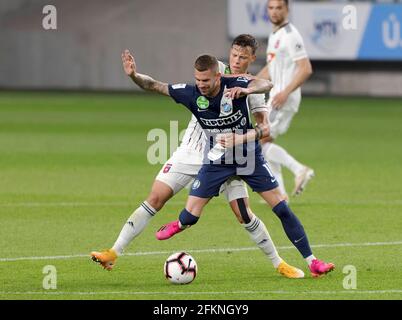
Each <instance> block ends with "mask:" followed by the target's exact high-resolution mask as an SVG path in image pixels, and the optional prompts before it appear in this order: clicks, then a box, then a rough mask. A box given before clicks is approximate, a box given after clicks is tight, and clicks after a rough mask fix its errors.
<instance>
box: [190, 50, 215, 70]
mask: <svg viewBox="0 0 402 320" xmlns="http://www.w3.org/2000/svg"><path fill="white" fill-rule="evenodd" d="M194 68H195V69H197V70H198V71H200V72H203V71H207V70H213V71H215V72H218V69H219V65H218V60H217V59H216V58H215V57H214V56H210V55H208V54H204V55H202V56H199V57H198V58H197V60H195V63H194Z"/></svg>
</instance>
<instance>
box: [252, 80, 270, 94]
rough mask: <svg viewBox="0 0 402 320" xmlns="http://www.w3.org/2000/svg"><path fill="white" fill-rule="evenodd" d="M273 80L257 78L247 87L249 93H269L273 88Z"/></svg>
mask: <svg viewBox="0 0 402 320" xmlns="http://www.w3.org/2000/svg"><path fill="white" fill-rule="evenodd" d="M273 86H274V85H273V84H272V82H271V81H269V80H267V79H261V78H255V79H254V80H253V81H251V82H250V83H249V85H248V87H247V89H248V94H253V93H268V92H269V91H271V89H272V88H273Z"/></svg>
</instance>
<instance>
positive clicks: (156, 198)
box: [147, 191, 169, 211]
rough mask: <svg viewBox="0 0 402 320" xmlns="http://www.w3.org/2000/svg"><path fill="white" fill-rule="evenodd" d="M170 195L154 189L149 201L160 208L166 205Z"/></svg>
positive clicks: (156, 208) (155, 207)
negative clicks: (167, 195)
mask: <svg viewBox="0 0 402 320" xmlns="http://www.w3.org/2000/svg"><path fill="white" fill-rule="evenodd" d="M168 199H169V197H166V196H164V195H163V194H161V193H159V192H155V191H152V192H151V193H150V194H149V195H148V198H147V202H148V203H149V204H150V205H151V206H152V207H153V208H154V209H155V210H158V211H159V210H160V209H162V207H163V206H164V205H165V203H166V201H167V200H168Z"/></svg>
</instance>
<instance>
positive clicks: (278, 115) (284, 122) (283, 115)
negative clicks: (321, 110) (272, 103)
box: [269, 109, 296, 139]
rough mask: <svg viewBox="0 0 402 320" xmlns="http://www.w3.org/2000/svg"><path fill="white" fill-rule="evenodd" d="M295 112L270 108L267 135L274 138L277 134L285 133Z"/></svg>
mask: <svg viewBox="0 0 402 320" xmlns="http://www.w3.org/2000/svg"><path fill="white" fill-rule="evenodd" d="M295 114H296V112H295V111H293V110H284V109H279V110H275V109H272V110H271V111H270V113H269V125H270V127H269V128H270V134H269V135H270V136H271V137H272V138H274V139H276V138H277V137H278V136H280V135H282V134H284V133H286V131H288V129H289V127H290V123H291V122H292V119H293V116H294V115H295Z"/></svg>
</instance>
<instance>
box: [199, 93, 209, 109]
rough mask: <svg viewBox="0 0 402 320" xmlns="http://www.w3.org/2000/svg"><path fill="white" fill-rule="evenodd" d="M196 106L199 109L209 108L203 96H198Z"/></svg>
mask: <svg viewBox="0 0 402 320" xmlns="http://www.w3.org/2000/svg"><path fill="white" fill-rule="evenodd" d="M197 106H198V108H200V109H203V110H204V109H207V108H208V107H209V101H208V99H207V98H205V97H204V96H199V97H198V99H197Z"/></svg>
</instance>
